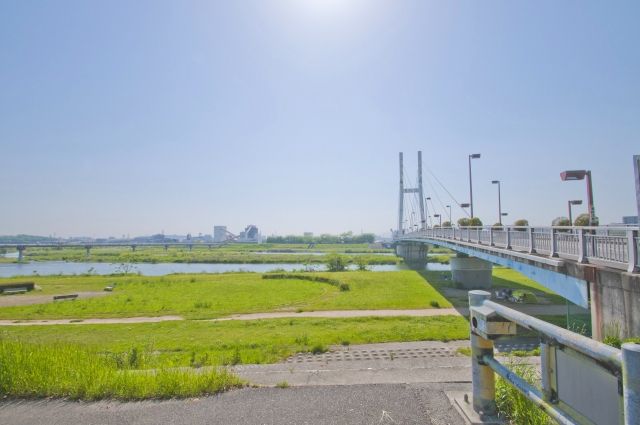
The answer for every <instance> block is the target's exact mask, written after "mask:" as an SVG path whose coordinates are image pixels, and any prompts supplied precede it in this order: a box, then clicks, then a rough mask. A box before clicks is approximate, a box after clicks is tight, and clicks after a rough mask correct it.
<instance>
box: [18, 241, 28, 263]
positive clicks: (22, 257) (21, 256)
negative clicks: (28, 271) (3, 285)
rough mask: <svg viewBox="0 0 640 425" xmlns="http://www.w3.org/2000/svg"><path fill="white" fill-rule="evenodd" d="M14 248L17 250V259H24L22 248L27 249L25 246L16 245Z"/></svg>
mask: <svg viewBox="0 0 640 425" xmlns="http://www.w3.org/2000/svg"><path fill="white" fill-rule="evenodd" d="M16 249H17V250H18V261H22V260H24V250H25V249H27V247H26V246H22V245H18V246H17V247H16Z"/></svg>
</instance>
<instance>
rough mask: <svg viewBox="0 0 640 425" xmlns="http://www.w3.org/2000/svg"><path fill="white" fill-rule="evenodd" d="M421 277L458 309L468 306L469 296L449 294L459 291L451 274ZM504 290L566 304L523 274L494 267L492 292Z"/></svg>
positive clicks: (430, 273)
mask: <svg viewBox="0 0 640 425" xmlns="http://www.w3.org/2000/svg"><path fill="white" fill-rule="evenodd" d="M420 275H422V277H423V278H424V279H425V280H426V281H428V282H429V284H430V285H431V286H432V287H433V288H435V289H436V290H438V291H439V292H441V293H443V294H446V295H445V296H446V297H447V299H448V301H449V302H450V303H451V304H453V305H454V306H456V307H465V306H467V304H468V296H467V294H466V292H465V293H461V294H460V295H450V294H447V289H459V288H457V286H456V284H455V282H453V281H452V280H451V273H450V272H439V271H438V272H436V271H423V272H420ZM502 288H509V289H514V290H521V291H527V292H530V293H533V294H534V296H535V297H536V298H538V299H544V300H546V301H547V302H548V303H551V304H565V302H566V300H565V299H564V298H562V297H561V296H560V295H558V294H556V293H555V292H553V291H552V290H550V289H548V288H545V287H544V286H542V285H540V284H539V283H537V282H535V281H533V280H531V279H529V278H528V277H526V276H524V275H522V274H521V273H519V272H517V271H515V270H512V269H508V268H504V267H497V266H494V267H493V286H492V288H491V290H492V291H496V290H498V289H502Z"/></svg>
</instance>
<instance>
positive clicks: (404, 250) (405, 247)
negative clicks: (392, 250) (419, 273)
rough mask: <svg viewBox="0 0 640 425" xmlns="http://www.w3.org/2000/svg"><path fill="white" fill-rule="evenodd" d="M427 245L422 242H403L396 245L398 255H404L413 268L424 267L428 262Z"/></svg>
mask: <svg viewBox="0 0 640 425" xmlns="http://www.w3.org/2000/svg"><path fill="white" fill-rule="evenodd" d="M427 251H428V249H427V245H425V244H422V243H401V244H398V245H396V255H397V256H398V257H402V258H403V259H404V262H405V263H406V264H407V265H408V266H409V267H411V268H420V269H423V268H424V267H425V266H426V264H427Z"/></svg>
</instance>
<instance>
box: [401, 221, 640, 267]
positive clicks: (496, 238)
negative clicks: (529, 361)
mask: <svg viewBox="0 0 640 425" xmlns="http://www.w3.org/2000/svg"><path fill="white" fill-rule="evenodd" d="M414 238H437V239H442V240H452V241H459V242H463V243H470V244H476V245H483V246H491V247H496V248H502V249H506V250H512V251H516V252H526V253H530V254H537V255H545V256H549V257H558V258H564V259H569V260H574V261H578V262H581V263H593V264H596V265H602V266H606V267H612V268H616V269H622V270H627V271H629V272H636V271H638V270H639V269H640V256H639V252H640V239H639V235H638V228H637V227H524V226H502V227H488V226H485V227H434V228H427V229H423V230H420V231H417V232H412V233H406V234H404V235H401V236H400V237H399V238H398V239H400V240H402V239H414Z"/></svg>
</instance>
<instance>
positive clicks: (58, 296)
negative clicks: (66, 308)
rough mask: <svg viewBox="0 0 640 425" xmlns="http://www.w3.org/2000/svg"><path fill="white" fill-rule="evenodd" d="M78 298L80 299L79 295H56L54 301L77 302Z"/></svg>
mask: <svg viewBox="0 0 640 425" xmlns="http://www.w3.org/2000/svg"><path fill="white" fill-rule="evenodd" d="M76 298H78V294H67V295H54V296H53V300H54V301H58V300H75V299H76Z"/></svg>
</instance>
